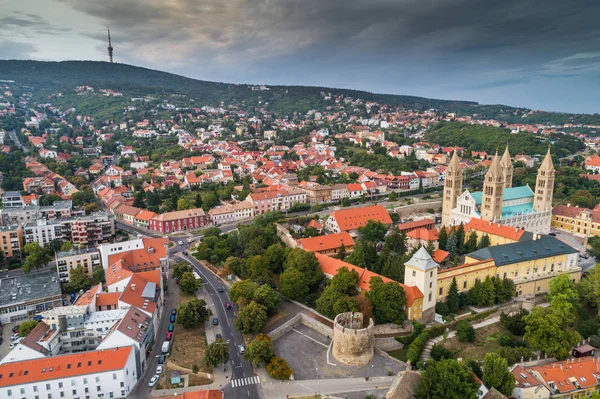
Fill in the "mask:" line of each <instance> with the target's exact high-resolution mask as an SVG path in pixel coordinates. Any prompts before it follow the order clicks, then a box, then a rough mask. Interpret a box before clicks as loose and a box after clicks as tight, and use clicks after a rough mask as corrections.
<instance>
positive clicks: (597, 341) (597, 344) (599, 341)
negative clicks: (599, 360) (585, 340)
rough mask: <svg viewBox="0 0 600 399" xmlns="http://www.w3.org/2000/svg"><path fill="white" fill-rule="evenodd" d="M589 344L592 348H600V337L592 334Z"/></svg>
mask: <svg viewBox="0 0 600 399" xmlns="http://www.w3.org/2000/svg"><path fill="white" fill-rule="evenodd" d="M590 345H592V346H593V347H594V348H600V337H599V336H597V335H592V336H591V337H590Z"/></svg>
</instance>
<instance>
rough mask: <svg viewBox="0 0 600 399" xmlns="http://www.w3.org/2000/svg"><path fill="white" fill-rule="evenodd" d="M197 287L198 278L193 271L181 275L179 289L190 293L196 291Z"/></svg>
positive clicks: (198, 285) (198, 283)
mask: <svg viewBox="0 0 600 399" xmlns="http://www.w3.org/2000/svg"><path fill="white" fill-rule="evenodd" d="M199 287H200V280H198V279H196V277H195V276H194V274H193V273H191V272H185V273H183V274H182V275H181V279H180V280H179V288H180V289H181V291H183V292H187V293H188V294H192V293H194V292H196V291H198V288H199Z"/></svg>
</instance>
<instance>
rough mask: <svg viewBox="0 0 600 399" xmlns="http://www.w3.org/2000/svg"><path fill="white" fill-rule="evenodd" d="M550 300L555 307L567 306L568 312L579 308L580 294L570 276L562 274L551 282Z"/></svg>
mask: <svg viewBox="0 0 600 399" xmlns="http://www.w3.org/2000/svg"><path fill="white" fill-rule="evenodd" d="M549 285H550V287H549V289H548V295H547V297H548V300H549V301H550V305H551V306H553V307H557V306H566V307H567V309H568V310H572V309H573V307H575V306H578V302H579V293H578V292H577V287H575V283H574V282H573V281H572V280H571V277H570V276H569V275H568V274H560V275H558V276H556V277H554V278H553V279H552V280H550V284H549Z"/></svg>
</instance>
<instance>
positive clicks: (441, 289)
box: [440, 287, 444, 295]
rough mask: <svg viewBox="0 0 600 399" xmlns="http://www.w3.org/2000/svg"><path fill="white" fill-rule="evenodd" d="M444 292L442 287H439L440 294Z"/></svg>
mask: <svg viewBox="0 0 600 399" xmlns="http://www.w3.org/2000/svg"><path fill="white" fill-rule="evenodd" d="M443 293H444V287H440V295H442V294H443Z"/></svg>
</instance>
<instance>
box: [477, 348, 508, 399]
mask: <svg viewBox="0 0 600 399" xmlns="http://www.w3.org/2000/svg"><path fill="white" fill-rule="evenodd" d="M483 383H484V384H485V386H486V387H488V388H490V387H494V388H496V389H497V390H498V391H500V393H502V394H504V395H506V396H511V395H512V391H513V389H514V388H515V376H514V375H512V373H511V372H510V371H508V362H507V361H506V359H505V358H503V357H502V356H500V355H498V354H497V353H494V352H490V353H486V355H485V360H484V363H483Z"/></svg>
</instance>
